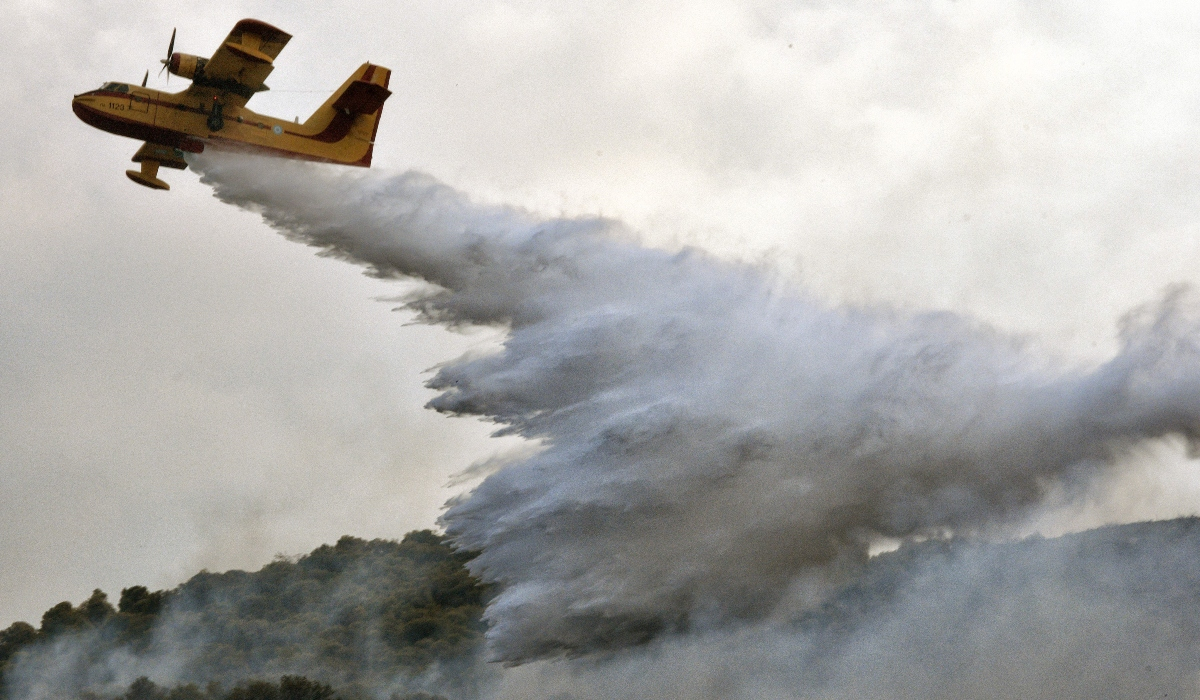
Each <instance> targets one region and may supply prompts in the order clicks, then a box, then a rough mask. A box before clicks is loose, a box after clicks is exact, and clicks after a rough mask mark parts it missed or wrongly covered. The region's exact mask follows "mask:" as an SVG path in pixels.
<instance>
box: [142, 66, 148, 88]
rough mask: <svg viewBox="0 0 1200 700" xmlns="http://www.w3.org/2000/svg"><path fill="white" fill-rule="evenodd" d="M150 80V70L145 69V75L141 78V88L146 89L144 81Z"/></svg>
mask: <svg viewBox="0 0 1200 700" xmlns="http://www.w3.org/2000/svg"><path fill="white" fill-rule="evenodd" d="M149 79H150V69H149V68H147V69H146V74H145V75H143V76H142V87H146V81H147V80H149Z"/></svg>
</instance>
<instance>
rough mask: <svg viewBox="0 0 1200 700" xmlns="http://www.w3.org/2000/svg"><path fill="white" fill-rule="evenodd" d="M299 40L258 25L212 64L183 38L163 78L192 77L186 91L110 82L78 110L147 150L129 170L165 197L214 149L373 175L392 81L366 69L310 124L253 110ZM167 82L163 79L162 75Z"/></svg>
mask: <svg viewBox="0 0 1200 700" xmlns="http://www.w3.org/2000/svg"><path fill="white" fill-rule="evenodd" d="M291 38H292V36H291V35H290V34H287V33H286V32H283V31H280V30H279V29H276V28H275V27H272V26H271V25H269V24H267V23H265V22H260V21H258V20H256V19H244V20H242V21H240V22H238V23H237V24H236V25H234V27H233V31H231V32H230V33H229V36H227V37H225V41H224V42H222V44H221V46H220V48H218V49H217V51H216V53H214V54H213V55H212V58H201V57H200V56H192V55H190V54H185V53H175V33H174V32H172V33H171V44H170V46H169V47H168V48H167V58H166V59H165V60H163V61H162V63H163V69H164V70H169V71H170V72H171V73H172V74H173V75H178V76H180V77H183V78H189V79H191V81H192V84H191V85H190V86H189V87H188V89H186V90H184V91H183V92H177V93H167V92H162V91H159V90H151V89H149V88H147V87H146V80H147V78H149V77H150V71H146V76H145V77H144V78H142V84H141V85H140V86H139V85H130V84H126V83H105V84H104V86H103V87H101V88H100V89H98V90H92V91H90V92H85V93H83V94H81V95H76V96H75V99H74V100H73V101H72V102H71V108H72V109H73V110H74V111H75V114H76V115H77V116H78V117H79V118H80V119H82V120H83V121H84V122H86V123H88V124H90V125H92V126H94V127H96V128H97V129H102V130H104V131H108V132H110V133H113V134H118V135H120V136H128V137H130V138H134V139H141V140H143V141H145V143H144V144H142V147H141V148H139V149H138V152H137V153H136V154H134V156H133V162H135V163H140V164H141V170H126V171H125V174H126V175H128V176H129V179H130V180H133V181H134V182H136V183H138V184H139V185H145V186H146V187H151V188H154V189H159V190H169V189H171V186H170V185H168V184H167V183H165V182H163V181H162V180H160V179H158V169H159V167H160V166H162V167H167V168H177V169H183V168H186V167H187V163H186V162H185V161H184V160H183V152H184V151H187V152H189V153H202V152H203V151H204V149H205V148H206V147H207V148H212V149H214V150H228V151H242V152H250V153H260V154H265V155H271V156H278V157H282V158H297V159H301V160H315V161H319V162H323V163H340V164H342V165H358V166H362V167H370V166H371V152H372V150H373V148H374V142H375V132H376V131H377V130H378V129H379V118H380V116H381V115H382V114H383V103H384V101H385V100H387V98H388V96H390V95H391V94H392V93H391V91H390V90H388V89H387V88H388V81H389V80H390V79H391V75H392V72H391V71H390V70H388V69H387V68H383V67H382V66H376V65H372V64H370V63H364V64H363V65H362V66H360V67H359V68H358V70H356V71H354V73H353V74H352V75H351V76H350V78H349V79H348V80H347V81H346V82H345V83H343V84H342V86H341V87H340V88H338V90H337V91H336V92H334V93H333V95H332V96H331V97H330V98H329V99H328V100H326V101H325V104H323V105H321V107H320V109H318V110H317V111H316V112H314V113H313V115H312V116H311V117H309V118H308V119H307V120H306V121H305V122H304V123H300V121H299V118H297V119H296V121H295V122H289V121H286V120H283V119H276V118H275V117H268V116H266V115H262V114H257V113H255V112H251V111H250V110H248V109H246V102H247V101H249V100H250V98H251V97H253V96H254V93H256V92H262V91H263V90H267V89H269V88H267V86H266V85H264V84H263V81H264V80H266V78H267V76H268V75H270V73H271V71H272V70H273V69H274V66H273V65H272V63H271V62H272V61H273V60H274V59H275V57H276V56H278V55H279V52H280V51H282V50H283V47H284V46H286V45H287V43H288V40H289V39H291ZM160 73H161V71H160Z"/></svg>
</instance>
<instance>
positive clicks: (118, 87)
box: [100, 83, 129, 92]
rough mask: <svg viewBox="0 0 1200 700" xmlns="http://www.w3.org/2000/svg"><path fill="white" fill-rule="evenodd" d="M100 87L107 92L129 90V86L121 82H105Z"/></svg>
mask: <svg viewBox="0 0 1200 700" xmlns="http://www.w3.org/2000/svg"><path fill="white" fill-rule="evenodd" d="M100 89H101V90H108V91H109V92H129V86H128V85H124V84H122V83H105V84H104V87H102V88H100Z"/></svg>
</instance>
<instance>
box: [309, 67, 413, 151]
mask: <svg viewBox="0 0 1200 700" xmlns="http://www.w3.org/2000/svg"><path fill="white" fill-rule="evenodd" d="M391 78H392V71H391V70H389V69H387V68H384V67H383V66H376V65H372V64H370V63H364V64H362V65H361V66H359V68H358V70H356V71H354V73H353V74H351V75H350V77H349V78H348V79H347V80H346V82H344V83H342V86H341V87H340V88H338V89H337V91H335V92H334V93H333V94H332V95H330V96H329V99H328V100H325V104H323V105H321V106H320V107H319V108H317V111H315V112H313V113H312V116H310V117H309V118H308V119H307V120H305V122H304V124H303V125H302V129H303V130H304V131H306V132H308V133H310V134H312V136H310V138H312V139H313V140H315V141H319V142H324V143H327V144H330V145H331V146H333V145H335V144H336V146H337V148H335V149H332V151H335V152H336V155H333V156H331V157H330V160H333V161H335V162H339V163H343V164H345V165H358V166H362V167H365V168H369V167H371V154H372V152H373V151H374V149H375V133H376V132H377V131H378V130H379V119H380V117H382V116H383V103H384V101H386V100H387V98H388V97H389V96H390V95H391V94H392V93H391V91H390V90H388V89H387V87H388V83H389V82H390V81H391Z"/></svg>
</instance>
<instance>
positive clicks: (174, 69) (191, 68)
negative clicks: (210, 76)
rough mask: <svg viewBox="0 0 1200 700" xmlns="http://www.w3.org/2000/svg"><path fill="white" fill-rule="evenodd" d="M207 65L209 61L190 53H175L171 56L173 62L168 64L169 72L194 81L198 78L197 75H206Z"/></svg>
mask: <svg viewBox="0 0 1200 700" xmlns="http://www.w3.org/2000/svg"><path fill="white" fill-rule="evenodd" d="M207 63H208V59H207V58H204V57H202V56H193V55H191V54H190V53H173V54H171V62H170V63H168V64H167V70H169V71H171V74H172V75H178V76H179V77H181V78H187V79H188V80H192V79H194V78H195V77H196V74H200V75H201V76H203V75H204V66H205V64H207Z"/></svg>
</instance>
